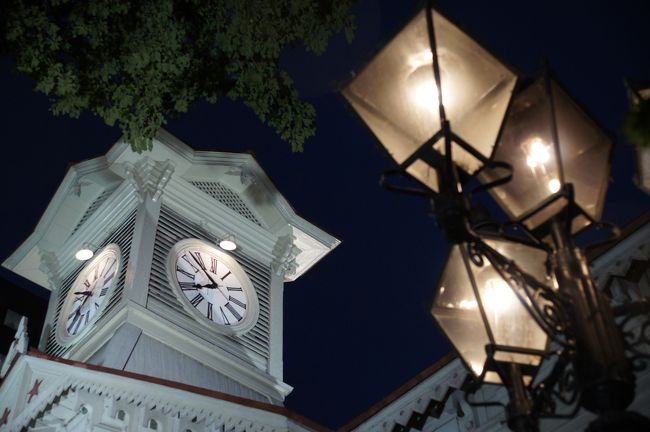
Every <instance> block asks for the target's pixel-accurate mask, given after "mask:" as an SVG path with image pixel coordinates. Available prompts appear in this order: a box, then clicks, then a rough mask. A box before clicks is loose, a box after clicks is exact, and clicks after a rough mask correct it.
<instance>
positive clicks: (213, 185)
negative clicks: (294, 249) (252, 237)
mask: <svg viewBox="0 0 650 432" xmlns="http://www.w3.org/2000/svg"><path fill="white" fill-rule="evenodd" d="M191 183H192V184H193V185H194V186H196V187H197V188H199V189H201V190H202V191H203V192H205V193H207V194H208V195H210V196H211V197H212V198H214V199H216V200H217V201H219V202H221V203H222V204H224V205H225V206H227V207H229V208H230V209H231V210H234V211H236V212H237V213H239V214H240V215H242V216H244V217H245V218H246V219H248V220H249V221H251V222H253V223H254V224H257V225H259V226H262V223H261V222H260V221H259V219H258V218H257V216H255V214H254V213H253V211H252V210H251V209H250V208H249V207H248V206H247V205H246V203H245V202H244V201H243V200H242V199H241V198H240V197H239V195H237V193H235V192H234V191H233V190H232V189H230V188H229V187H228V186H226V185H224V184H221V183H219V182H208V181H193V182H191Z"/></svg>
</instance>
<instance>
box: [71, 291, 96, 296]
mask: <svg viewBox="0 0 650 432" xmlns="http://www.w3.org/2000/svg"><path fill="white" fill-rule="evenodd" d="M73 294H76V295H85V296H91V295H93V292H92V291H75V292H74V293H73Z"/></svg>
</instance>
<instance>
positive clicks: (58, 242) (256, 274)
mask: <svg viewBox="0 0 650 432" xmlns="http://www.w3.org/2000/svg"><path fill="white" fill-rule="evenodd" d="M338 243H339V241H338V240H337V239H335V238H333V237H332V236H330V235H328V234H327V233H325V232H323V231H322V230H320V229H319V228H317V227H316V226H314V225H312V224H311V223H309V222H307V221H306V220H304V219H302V218H301V217H299V216H298V215H296V213H295V212H294V211H293V209H292V208H291V206H290V205H289V204H288V203H287V201H286V200H285V199H284V198H283V197H282V195H280V193H279V192H278V191H277V190H276V188H275V187H274V186H273V184H272V183H271V181H270V180H269V179H268V177H267V176H266V175H265V173H264V172H263V171H262V169H261V168H260V166H259V165H258V163H257V162H256V161H255V159H254V158H253V157H252V156H251V155H249V154H236V153H222V152H201V151H194V150H192V149H191V148H190V147H188V146H187V145H185V144H184V143H182V142H180V141H179V140H178V139H177V138H175V137H174V136H172V135H171V134H169V133H167V132H166V131H160V132H159V133H158V135H157V136H156V138H155V139H154V145H153V150H152V151H151V152H148V153H143V154H137V153H134V152H133V151H132V150H131V149H130V146H129V145H128V144H127V143H125V142H118V143H116V144H115V145H114V146H113V147H112V148H111V149H110V151H109V152H108V153H107V154H106V155H105V156H102V157H98V158H96V159H92V160H88V161H85V162H81V163H78V164H76V165H74V166H72V167H71V168H70V170H69V172H68V173H67V174H66V176H65V178H64V180H63V183H62V184H61V186H60V187H59V189H58V190H57V192H56V194H55V196H54V198H53V199H52V201H51V203H50V204H49V206H48V208H47V210H46V212H45V214H44V215H43V216H42V218H41V220H40V221H39V223H38V225H37V227H36V229H35V231H34V233H33V234H32V235H31V236H30V237H29V238H28V239H27V240H26V241H25V242H24V243H23V244H22V245H21V246H20V247H19V248H18V249H17V250H16V251H15V252H14V253H13V254H12V255H11V256H10V257H9V258H8V259H7V260H6V261H5V262H4V263H3V265H4V266H5V267H7V268H9V269H11V270H12V271H14V272H16V273H18V274H20V275H21V276H23V277H25V278H27V279H29V280H31V281H33V282H35V283H37V284H39V285H41V286H43V287H45V288H47V289H49V290H51V291H52V294H51V297H50V303H49V307H48V312H47V317H46V324H45V326H44V329H43V333H42V335H41V338H40V343H39V351H41V353H43V355H46V356H48V357H49V358H59V359H62V360H66V361H70V362H74V364H81V363H82V364H85V365H88V366H89V367H97V368H100V369H101V370H104V369H106V370H111V371H121V372H122V373H124V374H130V375H129V376H143V377H149V378H152V379H159V380H163V381H164V382H175V383H179V384H182V385H186V386H192V387H197V388H202V389H206V390H209V391H214V392H219V394H226V395H230V396H234V397H240V398H245V399H246V400H250V401H258V402H262V403H266V404H271V405H282V402H283V400H284V398H285V396H286V395H287V394H288V393H289V392H290V391H291V387H290V386H289V385H287V384H285V383H284V382H283V378H282V344H283V341H282V321H283V318H282V315H283V310H282V304H283V286H284V283H285V282H290V281H293V280H295V279H296V278H298V277H300V275H302V274H303V273H304V272H305V271H307V270H308V269H309V268H310V267H311V266H312V265H314V264H315V263H316V262H317V261H319V260H320V259H321V258H323V257H324V256H325V255H326V254H327V253H328V252H330V251H331V250H332V249H333V248H334V247H336V246H337V245H338ZM82 251H85V252H86V253H88V254H89V255H90V252H92V253H93V256H92V257H91V258H90V259H87V260H85V261H82V260H79V259H78V257H80V256H79V253H80V252H81V255H83V253H82ZM75 255H77V257H75ZM81 258H84V257H83V256H81ZM1 408H2V407H0V409H1Z"/></svg>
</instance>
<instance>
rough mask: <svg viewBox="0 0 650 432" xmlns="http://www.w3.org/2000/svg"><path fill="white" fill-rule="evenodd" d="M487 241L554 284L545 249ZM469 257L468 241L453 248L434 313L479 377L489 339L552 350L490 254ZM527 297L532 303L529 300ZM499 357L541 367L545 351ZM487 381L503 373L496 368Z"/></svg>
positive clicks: (547, 281) (541, 280) (536, 275)
mask: <svg viewBox="0 0 650 432" xmlns="http://www.w3.org/2000/svg"><path fill="white" fill-rule="evenodd" d="M486 243H487V244H488V245H489V246H491V247H492V248H493V249H495V250H496V251H497V252H499V253H501V254H502V255H504V256H505V257H506V258H508V259H509V260H514V261H515V262H516V263H517V264H518V265H519V266H520V268H525V270H526V271H527V272H529V274H530V275H531V276H533V277H534V278H535V279H538V280H539V281H540V282H542V283H547V284H548V283H549V280H548V277H547V272H546V266H545V262H546V254H545V253H544V252H543V251H540V250H538V249H535V248H531V247H528V246H525V245H521V244H519V243H514V242H509V241H503V240H486ZM469 256H470V254H469V251H468V248H467V245H466V244H460V245H456V246H454V247H453V248H452V250H451V253H450V255H449V258H448V261H447V264H446V265H445V269H444V271H443V275H442V278H441V280H440V284H439V287H438V291H437V294H436V298H435V300H434V304H433V307H432V309H431V312H432V314H433V316H434V317H435V319H436V321H437V322H438V324H439V325H440V327H441V328H442V329H443V331H444V332H445V334H446V335H447V337H448V338H449V339H450V341H451V342H452V344H453V345H454V347H455V348H456V350H457V351H458V353H459V354H460V355H461V357H462V358H463V360H464V361H465V363H466V364H467V365H468V366H469V367H470V368H471V370H472V372H473V373H474V374H475V375H476V376H479V375H480V374H481V373H482V371H483V368H484V366H485V361H486V359H487V355H486V352H485V346H486V345H487V344H488V343H493V344H496V345H502V346H508V347H512V348H525V349H529V350H536V351H538V352H539V353H541V352H543V351H544V350H546V347H547V344H548V337H547V335H546V333H544V331H543V330H542V329H541V327H540V326H539V325H538V324H537V323H536V322H535V320H534V319H533V318H532V317H531V315H530V314H529V312H528V310H527V309H526V307H525V306H524V305H523V304H522V302H521V300H520V299H519V297H518V296H517V295H516V294H515V292H514V291H513V288H512V287H511V286H510V285H509V284H508V283H507V282H506V281H505V280H504V279H503V278H502V277H501V275H500V274H499V272H498V271H497V270H496V269H495V268H494V267H493V266H492V264H491V263H490V262H489V261H488V260H487V258H485V257H483V260H482V263H481V265H479V264H477V263H475V262H473V261H472V260H471V259H470V258H469ZM473 282H474V283H475V285H476V288H477V291H476V292H475V291H474V289H473ZM477 294H478V297H477ZM524 298H526V297H524ZM526 301H527V302H528V303H529V304H530V300H529V299H527V298H526ZM536 301H538V299H536ZM479 302H480V304H479ZM481 306H482V308H483V311H484V313H485V318H483V315H482V314H481V309H480V307H481ZM488 328H489V334H488V331H487V330H488ZM489 335H491V336H489ZM490 337H491V338H493V339H492V340H490ZM495 359H497V360H500V361H508V362H513V363H519V364H524V365H532V366H537V365H539V363H540V361H541V356H540V355H532V354H524V353H511V352H506V351H497V353H496V354H495ZM484 381H485V382H492V383H498V382H500V380H499V379H498V375H496V374H493V373H488V374H486V375H485V377H484Z"/></svg>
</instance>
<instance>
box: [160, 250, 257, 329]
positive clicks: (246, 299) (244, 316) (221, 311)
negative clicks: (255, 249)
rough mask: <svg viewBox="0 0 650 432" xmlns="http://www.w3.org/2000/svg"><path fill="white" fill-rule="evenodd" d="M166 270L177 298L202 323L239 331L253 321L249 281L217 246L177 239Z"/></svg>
mask: <svg viewBox="0 0 650 432" xmlns="http://www.w3.org/2000/svg"><path fill="white" fill-rule="evenodd" d="M169 273H170V279H171V282H172V284H173V285H174V287H175V289H176V295H177V297H178V298H179V300H180V301H181V302H182V303H183V305H184V307H185V308H186V309H189V310H191V312H192V313H193V314H194V315H195V316H197V315H198V316H200V319H201V322H203V323H204V324H209V325H211V326H213V328H219V329H222V330H226V329H227V330H226V332H227V333H231V332H236V333H241V332H243V331H245V330H247V329H249V328H250V327H251V326H252V325H253V324H254V323H255V320H256V318H257V297H256V296H255V291H254V289H253V285H252V283H251V282H250V280H249V278H248V276H247V275H246V273H245V271H244V270H243V269H242V268H241V266H240V265H239V264H238V263H237V261H236V260H235V259H234V258H233V257H232V256H230V255H229V254H227V253H226V252H224V251H223V250H221V249H219V248H218V247H216V246H214V245H211V244H209V243H206V242H203V241H201V240H196V239H187V240H183V241H181V242H179V243H177V244H176V245H175V246H174V247H173V248H172V251H171V253H170V256H169Z"/></svg>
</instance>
